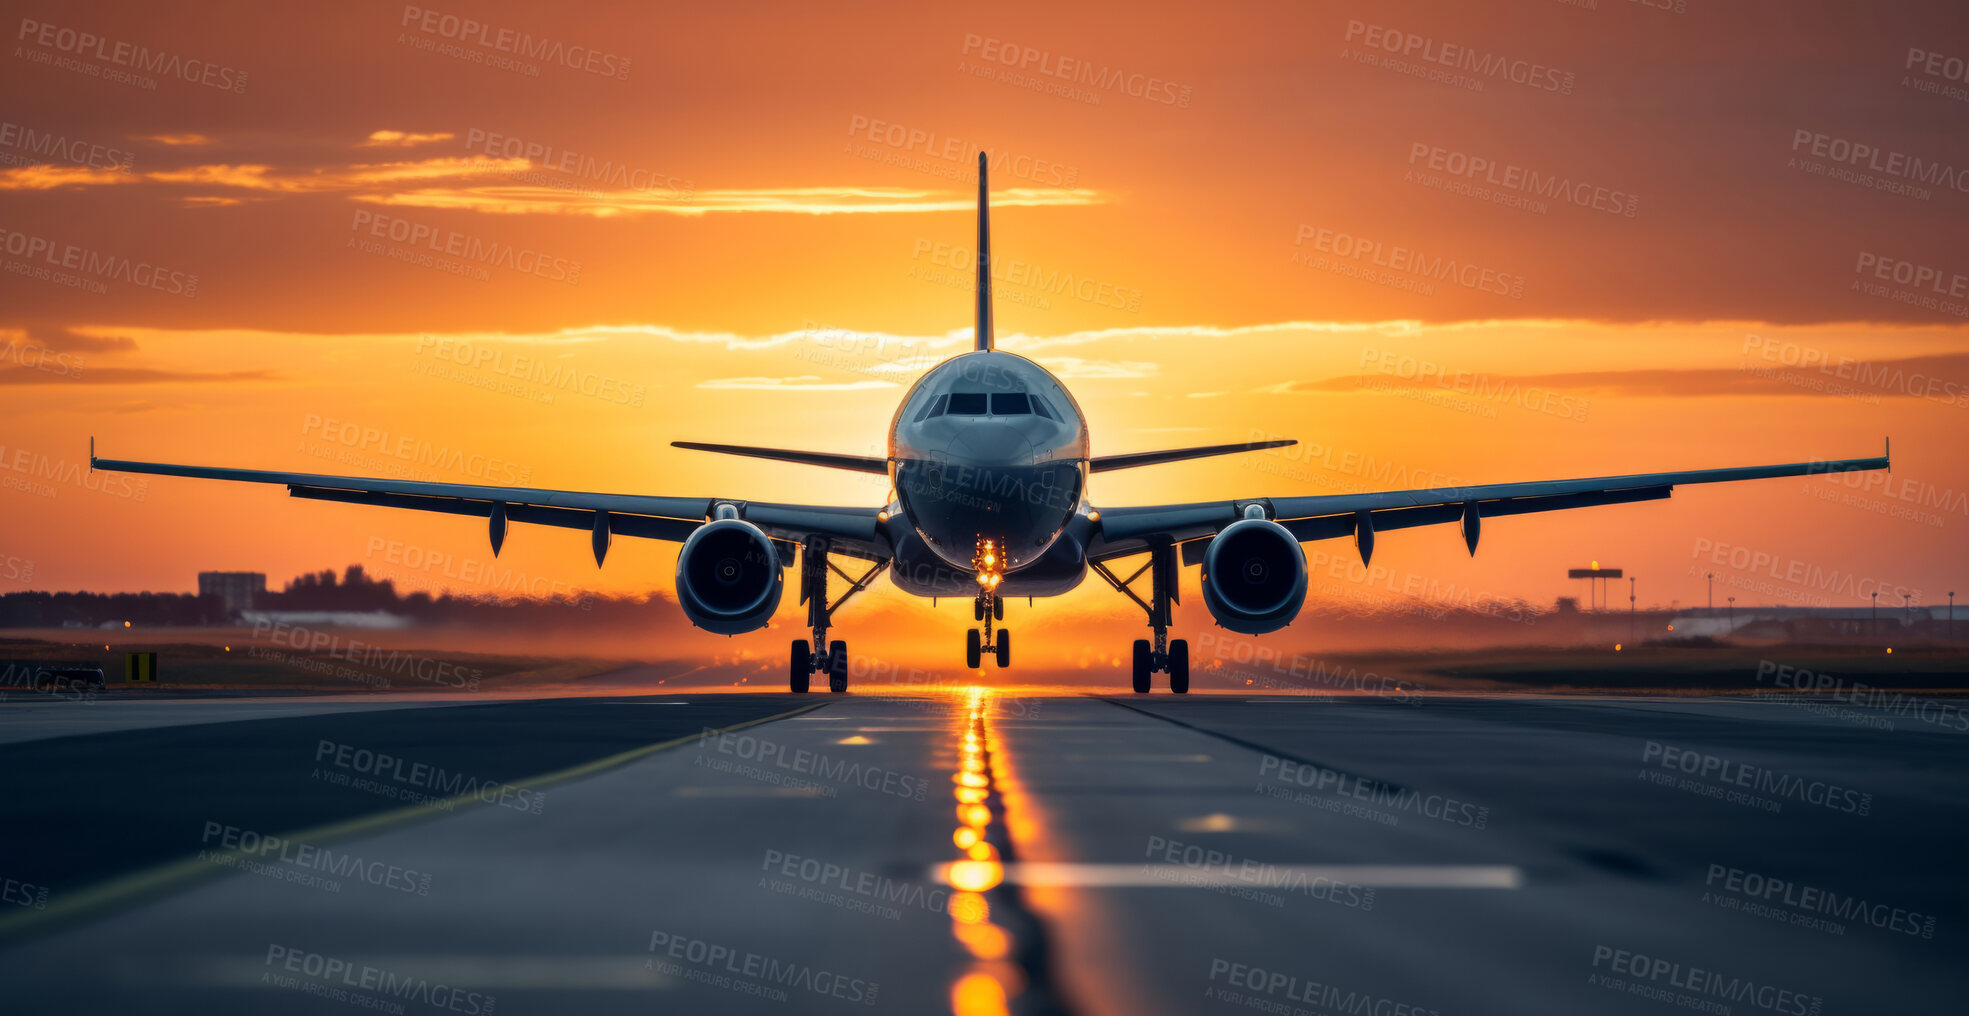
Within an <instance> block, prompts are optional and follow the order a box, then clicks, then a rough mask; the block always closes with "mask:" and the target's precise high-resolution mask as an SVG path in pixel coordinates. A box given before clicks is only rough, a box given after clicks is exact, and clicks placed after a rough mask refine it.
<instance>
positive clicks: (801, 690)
mask: <svg viewBox="0 0 1969 1016" xmlns="http://www.w3.org/2000/svg"><path fill="white" fill-rule="evenodd" d="M789 669H790V671H791V674H790V676H791V681H790V682H789V684H790V686H791V687H792V689H793V694H795V695H805V694H806V693H807V680H808V679H809V678H811V677H812V676H813V673H814V652H813V650H812V649H811V648H809V647H808V645H807V640H806V639H794V640H793V663H792V666H791V667H790V668H789Z"/></svg>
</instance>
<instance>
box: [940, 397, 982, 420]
mask: <svg viewBox="0 0 1969 1016" xmlns="http://www.w3.org/2000/svg"><path fill="white" fill-rule="evenodd" d="M947 411H948V412H949V413H950V415H952V416H983V415H985V395H984V393H983V392H951V393H950V408H949V409H948V410H947Z"/></svg>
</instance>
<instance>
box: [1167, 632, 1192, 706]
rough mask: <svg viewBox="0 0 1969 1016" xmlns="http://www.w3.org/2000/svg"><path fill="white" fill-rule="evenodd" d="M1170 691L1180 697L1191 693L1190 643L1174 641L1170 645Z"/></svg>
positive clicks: (1180, 640) (1187, 641) (1184, 640)
mask: <svg viewBox="0 0 1969 1016" xmlns="http://www.w3.org/2000/svg"><path fill="white" fill-rule="evenodd" d="M1169 690H1170V691H1173V692H1175V693H1176V694H1178V695H1188V694H1189V693H1190V642H1189V640H1188V639H1173V640H1171V641H1170V643H1169Z"/></svg>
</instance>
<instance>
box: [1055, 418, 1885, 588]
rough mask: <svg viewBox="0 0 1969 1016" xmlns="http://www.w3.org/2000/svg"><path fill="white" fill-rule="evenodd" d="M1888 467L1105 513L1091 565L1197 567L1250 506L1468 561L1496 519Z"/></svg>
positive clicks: (1367, 543) (1653, 476) (1827, 465)
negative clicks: (1451, 552)
mask: <svg viewBox="0 0 1969 1016" xmlns="http://www.w3.org/2000/svg"><path fill="white" fill-rule="evenodd" d="M1889 451H1890V452H1891V446H1890V448H1889ZM1889 458H1890V456H1889V455H1885V454H1883V455H1881V456H1878V457H1876V458H1865V459H1833V460H1827V461H1819V462H1794V463H1789V464H1786V465H1775V466H1742V467H1737V468H1733V469H1692V470H1683V471H1681V472H1672V473H1635V474H1632V475H1628V476H1597V477H1590V478H1586V479H1578V480H1542V481H1533V482H1529V483H1492V484H1479V485H1475V486H1468V487H1437V488H1431V489H1427V490H1391V491H1377V492H1369V493H1359V494H1320V495H1312V496H1303V497H1274V498H1247V499H1242V500H1232V501H1205V502H1200V503H1193V504H1169V505H1142V506H1138V507H1127V508H1103V509H1101V518H1100V522H1099V535H1098V537H1097V539H1096V540H1095V541H1094V543H1093V545H1092V546H1090V547H1089V548H1088V549H1089V556H1090V557H1092V558H1094V559H1096V560H1100V559H1104V558H1109V557H1122V556H1126V555H1128V554H1136V553H1140V552H1142V551H1143V550H1145V549H1147V548H1148V547H1149V546H1150V545H1151V544H1157V543H1180V544H1183V562H1184V563H1185V564H1194V563H1195V562H1196V561H1198V560H1201V557H1200V554H1201V551H1202V549H1203V547H1204V545H1205V543H1204V541H1205V538H1207V537H1210V536H1213V535H1215V534H1216V532H1217V531H1218V530H1219V529H1222V528H1224V527H1225V526H1228V525H1230V524H1231V523H1232V522H1235V521H1237V520H1238V519H1241V518H1243V517H1244V516H1245V511H1246V509H1247V508H1249V507H1250V506H1252V505H1257V506H1260V507H1262V508H1264V509H1265V513H1266V515H1267V516H1269V517H1270V518H1272V519H1274V520H1276V521H1277V522H1278V523H1279V524H1280V525H1283V526H1284V527H1285V528H1286V529H1287V530H1289V531H1290V532H1291V533H1292V535H1294V536H1296V537H1298V538H1299V540H1300V541H1301V542H1306V541H1311V540H1330V539H1334V538H1336V537H1341V536H1352V537H1354V538H1355V542H1356V543H1357V544H1359V545H1360V546H1361V556H1362V557H1363V558H1366V557H1368V556H1369V555H1371V554H1372V553H1373V549H1374V534H1375V533H1376V532H1380V531H1384V530H1389V529H1407V528H1409V527H1411V526H1427V525H1435V524H1438V523H1444V522H1461V523H1462V525H1463V538H1464V542H1465V543H1466V544H1467V545H1468V546H1469V548H1470V552H1471V553H1473V554H1474V553H1476V548H1477V533H1478V531H1479V527H1480V523H1481V520H1482V519H1485V518H1490V517H1493V516H1499V515H1523V514H1527V513H1530V512H1547V511H1558V510H1561V509H1565V508H1589V507H1593V506H1596V505H1608V504H1626V503H1628V502H1631V501H1650V500H1655V499H1658V498H1665V497H1667V496H1669V493H1670V492H1671V491H1672V490H1673V489H1674V488H1675V487H1676V486H1678V485H1680V484H1685V483H1723V482H1727V481H1731V480H1758V479H1766V478H1769V477H1778V476H1808V475H1812V474H1815V473H1845V472H1854V471H1858V470H1868V469H1887V468H1889V466H1890V465H1891V463H1890V461H1889ZM1191 541H1195V542H1191Z"/></svg>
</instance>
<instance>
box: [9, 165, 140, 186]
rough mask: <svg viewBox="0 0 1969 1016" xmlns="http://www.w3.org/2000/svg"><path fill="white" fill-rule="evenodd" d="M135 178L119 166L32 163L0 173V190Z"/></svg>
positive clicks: (103, 184)
mask: <svg viewBox="0 0 1969 1016" xmlns="http://www.w3.org/2000/svg"><path fill="white" fill-rule="evenodd" d="M137 181H138V178H137V177H136V176H135V175H133V174H130V173H126V172H124V171H122V170H120V169H90V168H89V167H87V166H45V165H34V166H21V167H19V168H17V169H10V170H7V171H6V172H4V173H0V190H28V191H40V190H58V189H60V188H63V187H100V186H106V185H114V184H120V183H136V182H137Z"/></svg>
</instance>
